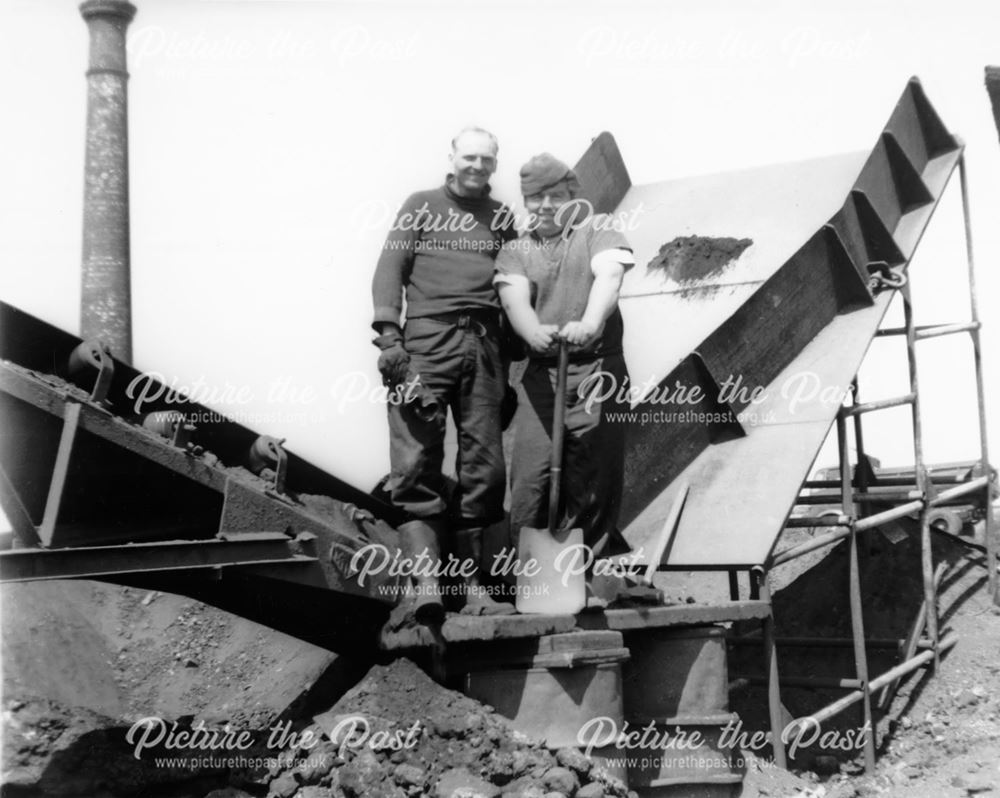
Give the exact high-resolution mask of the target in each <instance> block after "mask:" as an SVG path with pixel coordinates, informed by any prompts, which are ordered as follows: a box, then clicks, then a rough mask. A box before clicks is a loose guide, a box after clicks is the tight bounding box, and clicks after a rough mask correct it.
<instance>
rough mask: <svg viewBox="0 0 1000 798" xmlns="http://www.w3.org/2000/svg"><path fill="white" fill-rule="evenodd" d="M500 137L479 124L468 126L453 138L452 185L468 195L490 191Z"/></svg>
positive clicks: (463, 194)
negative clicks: (498, 138)
mask: <svg viewBox="0 0 1000 798" xmlns="http://www.w3.org/2000/svg"><path fill="white" fill-rule="evenodd" d="M497 149H498V146H497V137H496V136H494V135H493V134H492V133H490V132H489V131H488V130H483V129H482V128H480V127H467V128H465V129H464V130H461V131H459V133H458V135H457V136H455V138H453V139H452V140H451V166H452V181H451V185H452V188H453V189H454V190H455V192H456V193H458V194H460V195H462V196H465V197H479V196H482V195H483V194H484V193H485V192H487V191H489V181H490V177H491V176H492V175H493V173H494V172H495V171H496V170H497Z"/></svg>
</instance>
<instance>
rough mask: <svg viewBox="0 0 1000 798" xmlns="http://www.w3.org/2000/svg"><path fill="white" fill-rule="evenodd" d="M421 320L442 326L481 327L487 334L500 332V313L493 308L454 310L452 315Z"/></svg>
mask: <svg viewBox="0 0 1000 798" xmlns="http://www.w3.org/2000/svg"><path fill="white" fill-rule="evenodd" d="M419 318H421V319H430V320H431V321H437V322H441V323H442V324H452V325H454V326H455V327H463V328H464V327H473V326H479V327H483V328H485V331H487V332H499V331H500V311H499V310H493V309H491V308H470V309H468V310H454V311H452V312H450V313H435V314H434V315H432V316H420V317H419Z"/></svg>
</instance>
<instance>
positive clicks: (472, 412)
mask: <svg viewBox="0 0 1000 798" xmlns="http://www.w3.org/2000/svg"><path fill="white" fill-rule="evenodd" d="M403 338H404V346H405V348H406V351H407V352H409V353H410V358H411V360H410V365H411V369H412V371H413V372H415V373H416V374H418V375H419V377H420V382H421V384H422V385H423V386H424V387H426V388H428V389H429V390H430V391H431V392H432V393H433V394H434V396H435V397H436V398H437V401H438V412H437V413H436V414H435V415H434V417H433V418H430V419H427V418H422V417H421V415H419V414H418V412H417V408H416V407H415V405H414V403H412V402H411V403H405V402H404V403H400V404H397V405H393V404H390V405H389V442H390V464H391V469H392V470H391V474H390V479H389V482H388V484H387V486H386V487H387V488H388V490H389V491H390V494H391V496H392V501H393V503H394V504H395V505H397V506H398V507H401V508H402V509H403V510H405V511H406V512H407V513H409V514H410V515H412V516H414V517H416V518H448V519H449V520H450V521H451V522H452V524H453V525H454V526H456V527H477V526H478V527H483V526H488V525H489V524H492V523H494V522H496V521H498V520H500V519H502V518H503V516H504V510H503V499H504V490H505V485H506V471H505V467H504V460H503V447H502V443H501V427H500V403H501V400H502V399H503V395H504V389H505V387H506V385H507V375H506V373H505V370H504V367H503V363H502V361H501V357H500V330H499V326H498V324H496V323H491V322H485V323H484V322H483V321H482V314H468V315H465V314H453V315H452V316H449V317H448V319H447V320H441V319H437V318H416V319H408V320H407V322H406V325H405V327H404V329H403ZM448 408H450V409H451V412H452V418H453V420H454V423H455V427H456V429H457V432H458V461H457V464H456V474H457V479H458V484H457V487H456V488H455V491H454V493H453V494H452V495H450V491H449V489H448V485H447V483H446V481H445V479H444V476H443V475H442V473H441V466H442V462H443V459H444V438H445V422H446V416H447V409H448Z"/></svg>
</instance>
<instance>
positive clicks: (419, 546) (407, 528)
mask: <svg viewBox="0 0 1000 798" xmlns="http://www.w3.org/2000/svg"><path fill="white" fill-rule="evenodd" d="M443 534H444V524H443V523H442V522H440V521H407V522H406V523H405V524H401V525H400V527H399V545H400V548H401V549H402V551H403V555H404V556H405V557H407V558H408V559H410V560H412V561H414V562H416V561H417V557H419V556H420V554H421V553H424V552H426V557H427V558H429V559H430V561H431V567H432V568H434V569H437V568H439V567H440V564H441V535H443ZM420 570H421V571H423V570H427V569H424V568H421V569H420ZM410 581H411V584H412V585H413V588H414V590H413V593H411V594H409V598H408V599H407V605H406V606H407V610H408V611H410V612H412V613H413V617H414V618H415V619H416V621H417V623H420V624H423V625H424V626H432V625H440V624H442V623H444V604H442V603H441V591H440V589H439V588H438V579H437V577H436V576H425V575H423V574H418V575H414V576H412V577H410Z"/></svg>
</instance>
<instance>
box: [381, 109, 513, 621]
mask: <svg viewBox="0 0 1000 798" xmlns="http://www.w3.org/2000/svg"><path fill="white" fill-rule="evenodd" d="M496 156H497V141H496V138H495V137H494V136H493V134H491V133H489V132H487V131H485V130H482V129H479V128H467V129H465V130H463V131H462V132H461V133H459V134H458V136H456V137H455V139H454V140H453V141H452V153H451V165H452V170H453V171H452V173H451V174H449V175H448V176H447V178H446V181H445V184H444V185H443V186H441V187H440V188H436V189H431V190H430V191H420V192H417V193H416V194H413V195H412V196H410V197H409V198H408V199H407V200H406V202H404V203H403V206H402V208H400V211H399V214H398V215H397V217H396V220H395V222H394V224H393V226H392V229H391V230H390V232H389V235H388V237H387V238H386V242H385V246H384V248H383V250H382V255H381V257H380V258H379V261H378V265H377V266H376V268H375V277H374V280H373V283H372V297H373V300H374V305H375V316H374V321H373V323H372V326H373V327H374V328H375V330H376V331H377V333H378V337H377V338H376V339H375V344H376V346H378V347H379V349H381V350H382V353H381V355H380V356H379V362H378V367H379V371H380V372H381V373H382V377H383V380H384V381H385V383H386V385H388V386H390V387H392V388H396V389H400V388H402V387H403V386H405V387H406V390H397V395H399V396H403V397H410V398H411V399H412V398H413V397H416V399H415V400H411V401H403V402H399V403H390V404H389V408H388V412H389V438H390V452H389V454H390V463H391V474H390V479H389V481H388V483H387V485H386V487H387V489H388V490H389V491H390V494H391V496H392V501H393V503H394V504H396V505H397V506H399V507H401V508H403V509H404V510H405V511H406V512H407V513H408V514H409V516H410V518H411V519H412V520H410V521H407V522H406V523H404V524H402V525H401V526H400V529H399V531H400V537H401V542H402V547H403V553H404V555H406V556H407V557H408V558H409V559H410V560H411V561H412V562H413V563H414V564H415V566H416V570H417V572H416V573H415V574H414V577H413V583H414V584H413V594H412V602H413V603H412V604H411V605H408V607H409V608H411V609H412V610H413V613H414V615H415V616H416V619H417V620H418V621H419V622H421V623H440V622H441V621H442V620H443V619H444V608H443V605H442V602H441V595H440V591H439V590H438V585H437V577H436V574H437V573H438V570H439V568H440V561H441V552H442V547H443V545H444V544H446V543H447V542H448V539H449V536H448V532H449V530H450V531H451V533H452V535H451V540H452V541H453V549H454V554H455V557H456V558H457V560H458V561H459V563H461V568H462V571H461V574H460V576H461V577H462V578H463V579H464V582H465V593H466V608H465V610H463V611H465V612H470V613H477V614H495V613H501V612H512V611H513V607H511V606H510V605H509V604H499V603H497V602H495V601H493V600H492V599H491V598H490V596H489V595H488V593H486V592H485V590H484V588H483V585H482V584H481V581H480V575H479V568H480V566H481V559H482V533H483V529H484V528H485V527H487V526H489V525H490V524H492V523H495V522H496V521H499V520H500V519H502V518H503V516H504V510H503V499H504V490H505V483H506V472H505V468H504V461H503V451H502V446H501V422H500V407H501V402H502V400H503V397H504V392H505V389H506V387H507V375H506V368H505V363H504V362H503V360H502V357H501V326H500V305H499V302H498V299H497V296H496V291H495V289H494V288H493V285H492V280H493V266H494V260H495V259H496V256H497V253H499V251H500V249H501V247H502V246H503V244H504V243H505V242H506V241H509V240H511V239H513V238H514V237H515V236H516V233H515V231H514V219H513V214H512V213H511V212H510V211H509V210H508V209H507V208H506V207H505V206H503V205H502V204H501V203H500V202H498V201H497V200H494V199H491V198H490V196H489V193H490V186H489V179H490V176H491V175H492V174H493V172H494V171H495V170H496V165H497V161H496ZM404 294H405V297H406V321H405V325H404V326H403V327H402V329H401V328H400V320H401V315H402V310H403V296H404ZM448 408H450V409H451V413H452V419H453V421H454V423H455V427H456V429H457V431H458V461H457V469H456V470H457V487H456V489H455V491H454V494H451V493H450V491H449V490H448V487H447V483H446V480H445V478H444V475H443V474H442V471H441V466H442V461H443V457H444V437H445V421H446V415H447V411H448Z"/></svg>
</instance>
